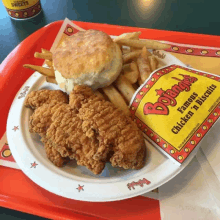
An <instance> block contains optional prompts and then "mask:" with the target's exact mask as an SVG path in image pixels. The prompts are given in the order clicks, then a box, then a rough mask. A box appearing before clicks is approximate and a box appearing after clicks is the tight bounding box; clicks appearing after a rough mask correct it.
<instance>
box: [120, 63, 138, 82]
mask: <svg viewBox="0 0 220 220" xmlns="http://www.w3.org/2000/svg"><path fill="white" fill-rule="evenodd" d="M123 73H124V74H123V75H124V77H125V78H126V79H127V80H128V81H129V82H130V83H131V84H134V83H136V82H137V80H138V76H139V71H138V67H137V64H136V63H135V62H132V63H130V64H128V65H127V66H126V65H125V66H124V67H123Z"/></svg>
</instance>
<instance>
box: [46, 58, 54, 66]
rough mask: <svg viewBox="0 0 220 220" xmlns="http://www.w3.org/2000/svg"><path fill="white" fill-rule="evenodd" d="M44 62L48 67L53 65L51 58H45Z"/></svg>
mask: <svg viewBox="0 0 220 220" xmlns="http://www.w3.org/2000/svg"><path fill="white" fill-rule="evenodd" d="M45 63H46V64H47V66H48V67H53V64H52V61H51V60H45Z"/></svg>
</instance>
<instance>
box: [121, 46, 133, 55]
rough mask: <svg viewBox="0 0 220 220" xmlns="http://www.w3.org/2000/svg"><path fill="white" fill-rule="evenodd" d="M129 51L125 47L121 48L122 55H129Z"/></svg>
mask: <svg viewBox="0 0 220 220" xmlns="http://www.w3.org/2000/svg"><path fill="white" fill-rule="evenodd" d="M130 52H131V51H130V49H129V48H127V47H125V48H122V54H127V53H130Z"/></svg>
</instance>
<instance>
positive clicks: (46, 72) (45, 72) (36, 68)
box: [24, 64, 55, 77]
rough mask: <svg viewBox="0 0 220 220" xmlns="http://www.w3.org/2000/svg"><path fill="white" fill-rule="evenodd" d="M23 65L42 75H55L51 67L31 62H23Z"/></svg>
mask: <svg viewBox="0 0 220 220" xmlns="http://www.w3.org/2000/svg"><path fill="white" fill-rule="evenodd" d="M24 67H25V68H28V69H31V70H34V71H37V72H39V73H41V74H42V75H44V76H52V77H54V76H55V74H54V70H53V69H49V68H45V67H42V66H36V65H31V64H25V65H24Z"/></svg>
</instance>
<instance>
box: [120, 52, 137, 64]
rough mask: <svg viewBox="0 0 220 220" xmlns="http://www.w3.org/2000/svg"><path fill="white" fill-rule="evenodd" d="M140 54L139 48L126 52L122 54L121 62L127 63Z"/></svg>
mask: <svg viewBox="0 0 220 220" xmlns="http://www.w3.org/2000/svg"><path fill="white" fill-rule="evenodd" d="M140 54H141V50H135V51H133V52H130V53H126V54H124V55H123V56H122V58H123V63H127V62H129V61H131V60H134V59H135V58H137V57H138V56H139V55H140Z"/></svg>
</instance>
